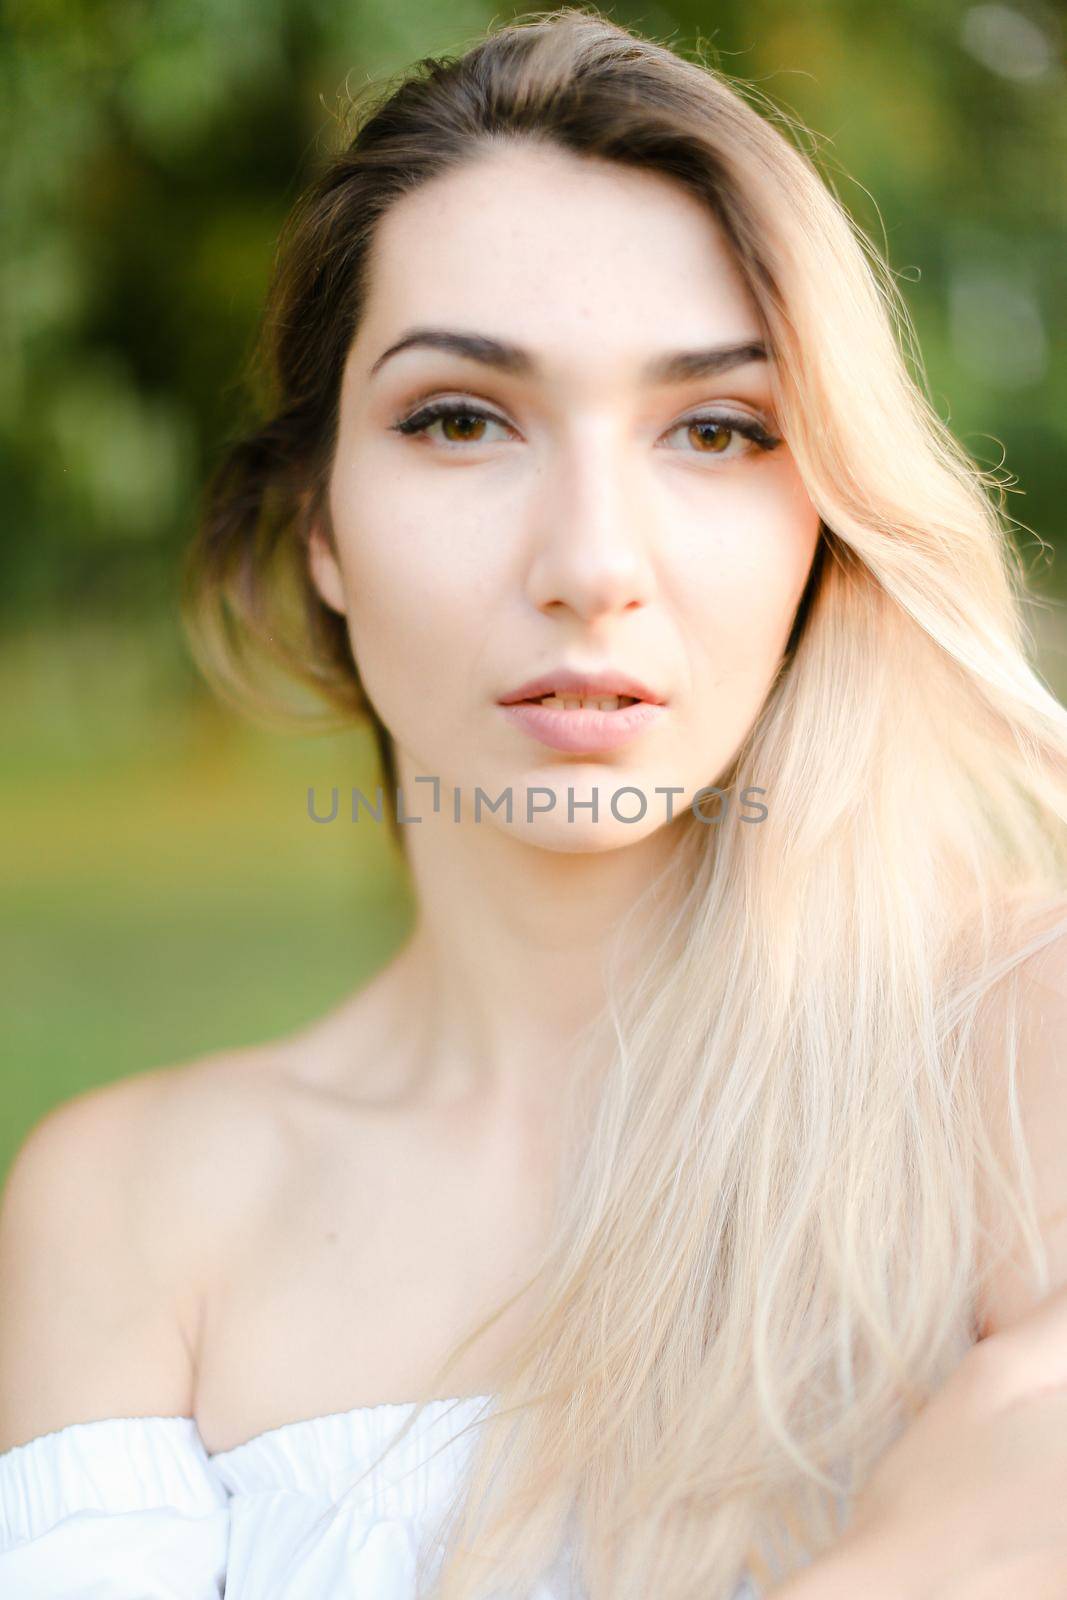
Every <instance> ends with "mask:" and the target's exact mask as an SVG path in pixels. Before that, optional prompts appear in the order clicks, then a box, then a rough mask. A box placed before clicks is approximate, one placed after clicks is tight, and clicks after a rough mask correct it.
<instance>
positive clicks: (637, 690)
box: [498, 667, 665, 706]
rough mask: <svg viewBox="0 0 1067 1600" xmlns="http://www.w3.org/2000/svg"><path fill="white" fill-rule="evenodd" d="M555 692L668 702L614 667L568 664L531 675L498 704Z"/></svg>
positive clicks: (514, 702)
mask: <svg viewBox="0 0 1067 1600" xmlns="http://www.w3.org/2000/svg"><path fill="white" fill-rule="evenodd" d="M553 694H558V695H579V696H581V697H582V698H583V699H597V698H602V699H607V698H608V697H609V696H611V695H626V696H627V697H629V698H630V699H632V700H638V701H644V702H645V703H646V704H648V705H654V706H658V705H663V704H665V700H664V697H663V695H661V694H659V693H657V691H656V690H655V689H652V688H650V687H649V686H648V684H646V683H642V682H641V681H640V679H638V678H633V677H631V676H630V675H629V674H628V673H625V672H616V671H615V670H614V669H607V670H605V671H602V672H579V671H577V670H574V669H572V668H569V667H559V668H557V669H556V670H555V671H553V672H546V673H542V675H541V676H540V677H538V678H531V679H530V680H529V681H528V682H526V683H523V684H520V686H519V687H518V688H517V689H513V690H512V691H511V692H510V693H509V694H505V695H501V697H500V700H499V701H498V704H499V705H502V706H512V705H519V704H521V703H522V702H523V701H533V702H537V701H539V700H541V699H542V698H543V697H544V696H545V695H553Z"/></svg>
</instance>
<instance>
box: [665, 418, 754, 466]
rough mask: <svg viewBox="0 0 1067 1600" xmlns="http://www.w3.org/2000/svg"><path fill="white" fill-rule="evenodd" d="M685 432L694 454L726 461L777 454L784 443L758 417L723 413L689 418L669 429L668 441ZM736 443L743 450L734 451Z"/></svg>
mask: <svg viewBox="0 0 1067 1600" xmlns="http://www.w3.org/2000/svg"><path fill="white" fill-rule="evenodd" d="M683 431H684V433H685V436H686V440H687V441H688V444H689V445H690V446H691V449H690V452H689V453H690V454H692V455H702V456H718V457H721V458H722V459H723V460H726V461H734V460H739V459H740V458H741V457H743V456H746V455H751V454H752V452H753V451H754V450H773V449H774V447H775V446H776V445H778V444H781V440H780V439H776V438H775V437H774V435H773V434H770V433H768V432H767V430H766V428H764V427H763V426H762V424H761V423H759V422H757V421H756V419H755V417H740V416H731V415H726V414H719V413H711V414H707V415H704V414H702V415H700V416H696V417H687V418H685V420H684V421H682V422H679V423H676V424H675V426H674V427H673V428H671V429H669V431H668V435H667V437H669V436H670V434H673V433H681V432H683ZM742 441H743V442H742ZM735 443H739V444H741V448H740V449H733V448H732V446H733V445H734V444H735Z"/></svg>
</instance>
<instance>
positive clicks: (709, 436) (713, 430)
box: [689, 422, 734, 455]
mask: <svg viewBox="0 0 1067 1600" xmlns="http://www.w3.org/2000/svg"><path fill="white" fill-rule="evenodd" d="M689 433H690V436H691V437H692V438H693V439H694V441H695V442H696V443H697V446H698V448H699V449H700V450H702V451H712V452H714V454H716V455H721V454H722V452H723V451H724V450H725V449H726V446H727V444H728V443H729V441H730V440H731V439H732V438H733V437H734V431H733V429H732V428H728V427H727V426H726V424H725V423H724V422H691V423H690V424H689Z"/></svg>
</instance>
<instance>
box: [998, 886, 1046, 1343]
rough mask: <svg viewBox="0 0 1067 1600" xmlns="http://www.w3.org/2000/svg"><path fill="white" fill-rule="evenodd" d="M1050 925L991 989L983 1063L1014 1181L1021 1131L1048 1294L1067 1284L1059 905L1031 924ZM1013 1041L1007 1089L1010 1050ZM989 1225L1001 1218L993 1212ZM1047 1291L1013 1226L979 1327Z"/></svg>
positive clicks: (1007, 1320)
mask: <svg viewBox="0 0 1067 1600" xmlns="http://www.w3.org/2000/svg"><path fill="white" fill-rule="evenodd" d="M1037 931H1038V932H1039V933H1041V934H1042V937H1043V936H1044V934H1046V933H1048V932H1050V931H1051V932H1052V933H1053V936H1052V937H1051V938H1048V939H1045V940H1044V942H1042V943H1041V945H1040V947H1039V948H1038V949H1037V950H1036V951H1035V952H1034V953H1033V954H1032V955H1029V956H1027V957H1026V958H1024V959H1023V960H1022V961H1021V962H1020V964H1019V966H1018V969H1017V976H1016V977H1015V979H1014V981H1013V982H1012V983H1010V984H1008V985H1005V986H1003V988H1002V989H1001V990H1000V992H998V994H997V996H996V998H995V1001H994V1004H993V1006H992V1007H991V1010H990V1013H989V1016H990V1018H991V1019H992V1022H993V1025H994V1026H993V1030H992V1033H991V1035H990V1037H991V1039H992V1047H991V1048H990V1050H989V1053H988V1056H987V1057H986V1061H985V1063H984V1068H985V1070H986V1071H987V1073H988V1076H987V1078H986V1080H985V1085H984V1087H985V1089H986V1094H987V1104H988V1107H989V1110H990V1123H989V1126H990V1133H991V1137H992V1141H993V1146H994V1149H995V1151H996V1154H997V1156H998V1159H999V1160H1000V1161H1001V1162H1002V1164H1004V1166H1005V1168H1006V1170H1007V1171H1008V1172H1009V1173H1011V1174H1012V1177H1013V1179H1014V1175H1015V1170H1016V1162H1015V1155H1014V1146H1013V1141H1012V1126H1013V1124H1014V1125H1016V1126H1017V1128H1018V1130H1019V1132H1020V1133H1021V1135H1022V1138H1023V1142H1024V1146H1025V1151H1026V1154H1027V1156H1028V1158H1029V1161H1030V1164H1031V1167H1032V1175H1033V1192H1034V1203H1035V1212H1036V1216H1037V1219H1038V1224H1039V1228H1040V1232H1041V1238H1042V1241H1043V1243H1044V1245H1045V1248H1046V1250H1047V1252H1048V1267H1049V1282H1048V1288H1047V1291H1046V1293H1047V1294H1051V1293H1054V1292H1055V1291H1056V1290H1057V1289H1059V1288H1060V1287H1062V1286H1063V1285H1065V1284H1067V904H1063V905H1060V906H1059V907H1058V908H1054V909H1053V912H1052V913H1051V914H1048V915H1045V916H1044V917H1042V919H1041V920H1040V923H1039V924H1038V925H1037ZM1012 1047H1014V1051H1015V1071H1014V1093H1012V1091H1011V1078H1012V1075H1011V1073H1010V1071H1009V1051H1010V1049H1011V1048H1012ZM991 1221H992V1223H993V1226H994V1229H997V1228H999V1227H1000V1225H1001V1224H1002V1223H1004V1222H1005V1221H1008V1222H1009V1225H1010V1219H1005V1218H1004V1217H1002V1216H1000V1215H999V1214H994V1216H993V1217H992V1218H991ZM1043 1298H1045V1295H1043V1294H1041V1293H1040V1292H1039V1291H1038V1289H1037V1287H1036V1285H1035V1284H1034V1282H1033V1278H1032V1267H1031V1265H1030V1263H1029V1261H1028V1259H1026V1257H1025V1252H1024V1250H1023V1248H1022V1246H1021V1241H1020V1239H1019V1236H1018V1233H1017V1232H1016V1233H1015V1235H1014V1243H1013V1244H1012V1246H1011V1250H1010V1253H1009V1254H1007V1255H1006V1256H1005V1257H1004V1259H1002V1260H1001V1261H1000V1262H999V1263H998V1264H997V1265H996V1266H995V1268H994V1270H993V1271H992V1272H991V1274H990V1276H989V1281H988V1284H987V1287H986V1289H985V1290H984V1292H983V1296H982V1302H981V1308H980V1309H981V1312H982V1315H981V1318H980V1326H981V1331H982V1333H983V1335H985V1334H989V1333H993V1332H996V1331H997V1330H998V1329H1002V1328H1005V1327H1007V1326H1009V1325H1010V1324H1011V1323H1013V1322H1016V1321H1018V1320H1019V1319H1020V1318H1021V1317H1023V1316H1025V1315H1026V1314H1027V1312H1028V1311H1029V1310H1031V1309H1032V1308H1033V1307H1034V1306H1036V1305H1037V1304H1039V1303H1040V1301H1041V1300H1042V1299H1043Z"/></svg>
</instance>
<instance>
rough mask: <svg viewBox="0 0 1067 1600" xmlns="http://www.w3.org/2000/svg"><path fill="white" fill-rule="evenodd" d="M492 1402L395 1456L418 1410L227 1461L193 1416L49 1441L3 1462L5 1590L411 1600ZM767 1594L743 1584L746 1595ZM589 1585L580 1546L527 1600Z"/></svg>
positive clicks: (89, 1426)
mask: <svg viewBox="0 0 1067 1600" xmlns="http://www.w3.org/2000/svg"><path fill="white" fill-rule="evenodd" d="M491 1405H492V1400H491V1397H490V1396H487V1395H476V1396H468V1397H465V1398H463V1399H461V1400H434V1401H431V1403H430V1404H429V1405H428V1406H427V1407H426V1408H425V1409H424V1411H423V1413H422V1415H421V1417H419V1418H418V1419H417V1420H416V1423H415V1426H414V1428H413V1429H412V1430H411V1432H410V1433H408V1434H406V1435H405V1436H404V1437H403V1438H402V1439H400V1440H399V1441H395V1442H394V1443H393V1445H392V1447H391V1448H390V1449H389V1450H388V1452H387V1454H386V1455H385V1456H384V1457H382V1459H381V1460H378V1457H379V1456H380V1455H381V1453H382V1451H383V1450H384V1449H385V1447H386V1445H387V1444H388V1442H389V1440H390V1439H391V1438H392V1436H393V1435H394V1434H395V1432H396V1431H397V1430H398V1429H399V1427H400V1426H401V1424H402V1423H403V1422H404V1421H405V1420H406V1417H407V1415H408V1414H409V1413H410V1412H411V1411H413V1410H414V1409H415V1408H414V1405H413V1404H409V1403H405V1404H396V1405H392V1404H386V1405H378V1406H367V1407H362V1408H358V1409H356V1410H353V1411H345V1412H336V1413H334V1414H332V1415H330V1416H324V1417H312V1418H308V1419H306V1420H303V1421H299V1422H289V1423H285V1424H283V1425H282V1426H281V1427H278V1428H272V1429H270V1430H269V1431H268V1432H266V1433H261V1434H259V1435H257V1436H256V1438H254V1439H250V1440H248V1442H247V1443H245V1444H241V1445H237V1446H235V1447H234V1448H233V1449H232V1450H223V1451H218V1452H216V1453H215V1454H214V1455H209V1454H208V1452H207V1451H206V1449H205V1448H204V1444H203V1441H202V1439H201V1438H200V1435H199V1432H198V1431H197V1427H196V1424H195V1422H194V1421H193V1419H192V1418H191V1417H112V1418H106V1419H103V1420H100V1421H96V1422H80V1423H72V1424H71V1425H70V1426H68V1427H66V1428H61V1429H59V1430H58V1431H56V1432H55V1433H47V1434H42V1435H41V1436H40V1437H38V1438H36V1439H31V1440H30V1441H29V1442H28V1443H27V1444H23V1445H16V1446H15V1447H14V1448H13V1449H11V1450H8V1451H7V1452H5V1453H4V1454H0V1596H3V1600H61V1597H63V1600H66V1597H69V1600H75V1597H77V1600H223V1597H225V1600H413V1597H414V1595H415V1593H416V1561H417V1558H418V1555H419V1552H420V1549H425V1548H427V1546H428V1547H429V1549H430V1550H431V1552H433V1551H434V1550H435V1549H436V1547H437V1544H438V1535H439V1533H440V1531H441V1526H442V1520H441V1519H442V1518H443V1517H444V1514H445V1512H446V1511H447V1509H448V1506H449V1504H450V1502H451V1498H452V1495H453V1493H454V1491H455V1485H456V1483H457V1481H458V1479H459V1477H460V1476H461V1475H462V1474H463V1473H464V1471H465V1470H466V1468H467V1466H468V1465H469V1460H470V1453H471V1452H472V1450H473V1448H474V1446H475V1443H476V1436H477V1428H476V1424H477V1421H478V1420H479V1418H480V1417H481V1416H483V1415H485V1412H486V1410H487V1409H488V1408H489V1407H490V1406H491ZM472 1425H475V1426H472ZM462 1430H467V1431H462ZM372 1464H373V1465H372ZM367 1468H371V1470H370V1471H369V1472H367V1471H366V1469H367ZM364 1474H366V1475H364ZM755 1593H756V1591H755V1590H754V1589H753V1588H752V1587H750V1585H749V1584H748V1583H747V1582H743V1583H742V1585H741V1587H740V1588H739V1589H738V1591H737V1595H736V1597H735V1600H753V1597H754V1595H755ZM581 1595H582V1591H581V1589H580V1587H578V1586H577V1584H576V1581H575V1579H574V1576H573V1574H572V1572H571V1566H570V1555H569V1551H568V1550H566V1549H565V1550H564V1551H562V1552H561V1555H560V1559H559V1561H558V1562H557V1563H556V1564H555V1565H554V1566H553V1567H552V1568H551V1569H550V1571H548V1572H546V1574H545V1575H544V1578H543V1580H542V1581H541V1582H540V1583H539V1584H538V1586H537V1587H536V1589H535V1590H534V1591H532V1592H531V1594H530V1597H529V1600H581Z"/></svg>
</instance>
